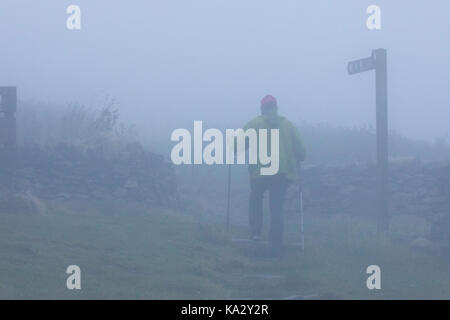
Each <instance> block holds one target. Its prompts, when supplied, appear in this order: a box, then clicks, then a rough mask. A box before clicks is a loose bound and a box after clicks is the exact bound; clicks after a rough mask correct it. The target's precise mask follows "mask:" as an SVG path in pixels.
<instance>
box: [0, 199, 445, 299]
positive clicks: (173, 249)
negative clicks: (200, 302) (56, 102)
mask: <svg viewBox="0 0 450 320" xmlns="http://www.w3.org/2000/svg"><path fill="white" fill-rule="evenodd" d="M0 217H1V221H2V222H1V224H0V298H2V299H230V298H244V299H247V298H249V299H250V298H287V297H292V296H297V297H304V298H314V299H316V298H317V299H320V298H325V299H394V298H396V299H431V298H437V299H449V298H450V273H449V266H450V265H449V263H448V262H446V261H442V260H440V258H437V257H435V256H432V255H430V254H428V253H426V252H424V251H417V250H416V249H412V248H411V247H410V246H409V244H408V242H407V241H403V240H402V239H403V238H405V237H407V236H409V235H411V234H415V233H417V234H420V232H422V227H421V225H420V224H418V223H415V224H413V225H415V226H417V227H416V228H411V227H409V228H406V227H405V225H411V224H410V223H409V224H408V223H405V222H404V221H401V220H398V219H397V221H394V223H393V231H392V236H391V237H389V239H388V238H384V239H383V238H380V237H378V236H377V235H376V233H375V232H374V227H373V225H374V223H372V222H371V221H368V220H361V219H357V218H348V217H345V216H333V217H321V218H319V217H307V218H306V222H305V224H306V227H307V230H306V231H307V232H306V252H305V254H304V255H302V254H301V252H300V251H299V249H298V248H296V247H293V246H291V247H289V248H288V249H287V252H286V254H285V255H284V256H283V257H282V258H281V259H280V260H273V259H267V258H258V257H254V256H253V255H252V252H253V247H252V246H250V245H249V244H242V243H236V242H234V241H232V237H244V236H245V235H246V228H245V227H244V226H243V225H242V226H240V225H233V226H232V234H231V235H230V234H227V233H225V232H224V231H223V225H222V224H219V222H220V221H217V222H208V223H206V222H202V219H201V218H199V217H196V216H193V215H186V214H184V213H182V212H174V211H169V210H163V209H149V208H145V207H143V206H140V205H131V204H123V203H122V204H121V203H113V204H108V205H102V206H100V205H93V204H92V205H86V204H84V205H82V204H70V205H68V204H54V205H52V206H51V209H50V210H49V212H48V213H47V214H46V215H26V214H12V213H7V212H3V213H1V214H0ZM286 233H287V234H286V238H287V241H288V242H289V243H294V242H296V241H298V235H297V233H296V226H295V223H294V216H288V217H287V228H286ZM393 239H397V240H393ZM72 264H75V265H78V266H80V268H81V273H82V275H81V276H82V284H81V286H82V289H81V290H68V289H67V288H66V279H67V277H68V275H67V274H66V273H65V271H66V268H67V266H69V265H72ZM371 264H376V265H379V266H380V267H381V286H382V289H381V290H368V289H367V288H366V279H367V277H368V275H367V274H366V268H367V266H368V265H371Z"/></svg>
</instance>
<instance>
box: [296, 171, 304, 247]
mask: <svg viewBox="0 0 450 320" xmlns="http://www.w3.org/2000/svg"><path fill="white" fill-rule="evenodd" d="M301 168H302V167H301V163H299V164H298V199H299V224H300V246H301V249H302V252H303V253H304V252H305V229H304V226H303V187H302V175H301Z"/></svg>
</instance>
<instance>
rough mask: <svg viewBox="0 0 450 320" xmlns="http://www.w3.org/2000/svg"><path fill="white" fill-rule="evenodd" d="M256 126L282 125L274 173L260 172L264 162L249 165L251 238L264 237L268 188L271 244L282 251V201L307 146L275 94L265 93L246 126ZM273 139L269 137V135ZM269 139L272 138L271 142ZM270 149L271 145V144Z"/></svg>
mask: <svg viewBox="0 0 450 320" xmlns="http://www.w3.org/2000/svg"><path fill="white" fill-rule="evenodd" d="M249 128H253V129H255V130H258V129H267V131H268V132H270V129H279V170H278V173H276V174H274V175H261V174H260V172H261V171H260V168H261V164H260V163H259V161H258V164H254V165H249V174H250V203H249V220H250V231H251V239H252V240H254V241H259V240H260V239H261V229H262V220H263V219H262V218H263V196H264V193H265V192H266V191H269V206H270V220H271V221H270V234H269V246H270V249H271V252H272V253H275V254H277V253H281V249H282V245H283V230H284V218H283V203H284V198H285V195H286V190H287V187H288V185H289V184H290V183H291V182H294V181H296V179H297V167H298V164H299V162H300V161H303V160H304V159H305V156H306V151H305V147H304V145H303V142H302V139H301V138H300V134H299V132H298V130H297V128H296V127H295V126H294V125H293V124H292V123H291V122H290V121H289V120H287V119H286V118H284V117H281V116H279V115H278V105H277V100H276V99H275V97H273V96H271V95H266V96H265V97H264V98H263V99H262V100H261V115H260V116H258V117H256V118H255V119H253V120H251V121H250V122H248V123H247V124H246V125H245V127H244V128H243V129H244V130H247V129H249ZM267 140H268V141H270V139H267ZM268 143H269V142H268ZM268 150H270V145H269V146H268Z"/></svg>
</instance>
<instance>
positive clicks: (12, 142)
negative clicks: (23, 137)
mask: <svg viewBox="0 0 450 320" xmlns="http://www.w3.org/2000/svg"><path fill="white" fill-rule="evenodd" d="M0 97H1V100H0V148H1V149H2V151H1V154H2V156H1V162H0V170H1V171H2V173H3V174H2V177H3V181H2V183H3V184H4V185H5V186H6V187H7V188H8V189H10V190H12V187H13V176H14V169H15V163H16V118H15V112H16V108H17V90H16V87H0Z"/></svg>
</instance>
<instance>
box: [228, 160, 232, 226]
mask: <svg viewBox="0 0 450 320" xmlns="http://www.w3.org/2000/svg"><path fill="white" fill-rule="evenodd" d="M230 193H231V164H229V165H228V196H227V232H228V231H229V230H230V197H231V196H230Z"/></svg>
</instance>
